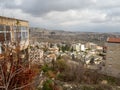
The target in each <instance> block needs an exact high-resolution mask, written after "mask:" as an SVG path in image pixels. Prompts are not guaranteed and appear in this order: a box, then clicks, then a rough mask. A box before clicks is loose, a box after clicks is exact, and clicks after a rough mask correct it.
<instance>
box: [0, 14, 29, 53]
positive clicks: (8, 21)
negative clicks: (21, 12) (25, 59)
mask: <svg viewBox="0 0 120 90" xmlns="http://www.w3.org/2000/svg"><path fill="white" fill-rule="evenodd" d="M17 41H19V43H20V49H21V50H24V49H26V48H28V45H29V23H28V21H25V20H19V19H15V18H8V17H3V16H0V54H1V53H2V52H3V49H2V44H3V43H7V44H9V45H11V43H13V42H17Z"/></svg>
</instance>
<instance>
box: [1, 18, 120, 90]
mask: <svg viewBox="0 0 120 90" xmlns="http://www.w3.org/2000/svg"><path fill="white" fill-rule="evenodd" d="M28 23H29V22H28V21H25V20H19V19H15V18H9V17H2V16H1V17H0V70H1V71H0V77H1V80H0V83H1V84H0V88H1V89H0V90H17V89H20V90H119V89H120V70H119V69H120V61H119V59H120V56H119V53H120V37H119V36H120V35H119V34H117V35H116V34H114V35H113V36H111V37H107V39H106V41H104V42H102V44H100V43H97V42H96V43H95V42H94V40H93V42H92V41H91V40H92V39H91V38H90V41H89V39H88V40H87V41H83V39H80V38H79V39H78V38H77V39H76V38H73V37H74V34H75V33H73V32H72V33H71V32H64V33H63V34H61V35H60V32H63V31H58V33H59V34H57V35H56V33H55V32H54V31H52V32H51V31H47V32H48V34H50V35H46V34H45V32H46V30H45V31H44V33H43V32H42V33H41V32H40V33H39V32H38V31H37V32H36V30H34V29H33V28H32V31H31V29H30V28H29V25H28ZM33 32H34V33H33ZM65 33H66V34H65ZM67 33H68V34H69V35H70V36H71V40H70V38H69V37H70V36H69V35H67ZM34 34H38V35H34ZM88 34H89V33H88ZM88 34H87V35H88ZM39 35H40V37H39ZM92 35H93V34H92ZM105 35H106V34H105ZM105 35H104V36H105ZM48 36H49V37H48ZM60 36H61V37H62V36H64V37H67V38H61V39H60V38H57V39H55V40H54V38H55V37H60ZM72 36H73V37H72ZM107 36H109V35H108V34H107ZM96 37H97V35H96ZM98 37H99V35H98ZM48 38H51V39H49V40H48ZM103 38H104V37H103ZM105 38H106V36H105ZM68 39H69V41H68ZM6 78H8V79H6ZM16 80H17V82H16ZM79 84H81V85H79ZM14 85H16V87H14ZM49 85H50V86H49ZM84 85H87V86H84ZM88 85H93V86H92V88H94V89H90V88H91V86H88ZM94 85H98V86H96V87H95V86H94ZM99 85H100V86H99ZM109 85H113V86H109ZM114 85H115V86H114ZM104 86H106V87H104ZM47 88H49V89H47ZM50 88H51V89H50ZM55 88H56V89H55ZM82 88H83V89H82ZM85 88H89V89H85ZM98 88H101V89H98ZM106 88H109V89H106ZM111 88H113V89H111ZM116 88H117V89H116Z"/></svg>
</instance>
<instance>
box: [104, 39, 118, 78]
mask: <svg viewBox="0 0 120 90" xmlns="http://www.w3.org/2000/svg"><path fill="white" fill-rule="evenodd" d="M106 46H107V53H106V61H105V62H106V65H105V70H106V73H107V74H108V75H112V76H116V77H120V38H108V39H107V43H106Z"/></svg>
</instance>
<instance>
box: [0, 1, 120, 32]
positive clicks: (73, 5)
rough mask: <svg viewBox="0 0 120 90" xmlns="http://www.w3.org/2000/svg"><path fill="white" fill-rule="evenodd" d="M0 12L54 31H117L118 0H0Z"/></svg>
mask: <svg viewBox="0 0 120 90" xmlns="http://www.w3.org/2000/svg"><path fill="white" fill-rule="evenodd" d="M0 15H2V16H9V17H14V18H18V19H25V20H28V21H29V22H30V26H34V27H43V28H47V29H54V30H55V29H57V30H67V31H94V32H120V0H0Z"/></svg>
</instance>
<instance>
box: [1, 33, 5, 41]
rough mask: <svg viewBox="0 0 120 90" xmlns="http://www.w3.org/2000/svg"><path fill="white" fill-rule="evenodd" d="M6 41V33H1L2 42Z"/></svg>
mask: <svg viewBox="0 0 120 90" xmlns="http://www.w3.org/2000/svg"><path fill="white" fill-rule="evenodd" d="M3 41H5V36H4V33H0V42H3Z"/></svg>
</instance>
